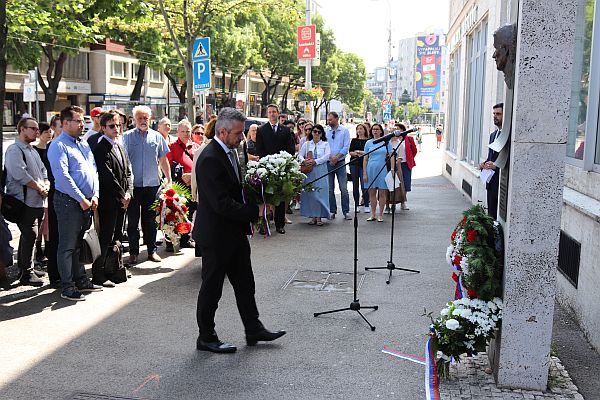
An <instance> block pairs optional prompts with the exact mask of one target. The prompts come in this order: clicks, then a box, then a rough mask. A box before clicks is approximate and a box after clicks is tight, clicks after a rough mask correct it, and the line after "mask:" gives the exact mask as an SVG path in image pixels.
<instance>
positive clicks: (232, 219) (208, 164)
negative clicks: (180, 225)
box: [192, 140, 258, 249]
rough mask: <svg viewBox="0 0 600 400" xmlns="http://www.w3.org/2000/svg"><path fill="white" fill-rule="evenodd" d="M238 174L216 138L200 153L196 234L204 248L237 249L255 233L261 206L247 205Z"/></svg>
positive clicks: (194, 232)
mask: <svg viewBox="0 0 600 400" xmlns="http://www.w3.org/2000/svg"><path fill="white" fill-rule="evenodd" d="M238 174H240V172H239V171H234V169H233V166H232V165H231V162H230V161H229V157H228V156H227V154H226V153H225V151H224V150H223V148H222V147H221V145H220V144H219V142H217V141H216V140H212V141H211V142H210V143H209V144H208V145H207V146H206V147H205V148H204V150H203V151H202V153H201V154H200V155H199V156H198V161H197V162H196V184H197V186H198V208H197V209H196V220H195V224H194V230H193V232H192V237H193V238H194V240H196V243H198V244H199V245H200V246H201V247H209V246H217V247H221V248H229V249H235V246H236V244H238V243H240V242H242V241H245V240H248V239H247V238H246V235H250V234H251V233H252V229H251V225H250V224H251V223H253V222H256V221H257V220H258V206H256V205H252V204H244V199H243V197H242V185H241V183H240V181H239V180H238V178H237V175H238Z"/></svg>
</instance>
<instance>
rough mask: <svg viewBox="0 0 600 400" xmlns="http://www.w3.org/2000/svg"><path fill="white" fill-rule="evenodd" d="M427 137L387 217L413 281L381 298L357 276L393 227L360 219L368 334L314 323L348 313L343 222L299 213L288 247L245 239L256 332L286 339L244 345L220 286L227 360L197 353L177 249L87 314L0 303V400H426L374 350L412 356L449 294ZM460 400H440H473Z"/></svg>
mask: <svg viewBox="0 0 600 400" xmlns="http://www.w3.org/2000/svg"><path fill="white" fill-rule="evenodd" d="M426 138H427V139H429V141H427V139H426V142H425V145H424V148H425V152H423V153H422V154H420V155H419V158H417V163H418V167H417V168H418V170H415V176H414V179H413V191H412V192H411V193H410V195H409V205H410V208H411V209H410V211H402V212H400V213H399V214H397V215H396V217H397V218H396V231H395V236H394V257H393V261H394V263H395V264H396V266H398V267H404V268H410V269H417V270H420V271H421V272H420V273H419V274H415V273H408V272H401V271H395V272H394V273H393V276H392V279H391V283H390V284H389V285H386V283H385V281H386V278H387V270H384V271H368V272H366V271H364V267H365V266H379V265H385V264H386V261H387V259H388V258H389V243H390V242H389V239H390V237H389V233H390V227H391V223H390V219H391V216H390V215H386V216H385V222H383V223H377V222H366V217H367V216H366V215H365V214H362V213H361V214H358V218H359V242H358V272H359V281H358V282H359V293H358V297H359V298H360V302H361V305H362V306H369V305H378V306H379V309H378V310H377V311H371V310H363V311H364V315H365V317H366V318H367V319H368V320H369V321H370V322H371V323H372V324H373V325H375V326H376V330H375V331H371V330H370V329H369V327H368V326H367V325H366V324H365V322H364V321H363V320H362V319H361V318H360V316H359V315H358V314H357V313H356V312H354V311H344V312H341V313H336V314H328V315H323V316H320V317H318V318H315V317H313V313H314V312H320V311H326V310H331V309H337V308H345V307H348V306H349V305H350V303H351V302H352V279H351V278H352V276H351V273H352V270H353V254H352V238H353V232H352V226H353V222H352V221H344V220H342V219H336V220H333V221H330V222H329V223H326V224H325V226H324V227H316V226H309V225H307V224H306V220H305V219H304V218H302V217H301V216H300V215H299V214H298V212H297V211H296V212H295V214H294V215H292V216H291V219H292V220H293V221H294V223H293V224H292V225H288V226H287V227H286V230H287V233H286V234H285V235H278V234H275V236H273V237H271V238H269V239H266V240H265V239H263V238H262V237H258V236H256V237H254V238H252V239H251V245H252V251H253V254H252V261H253V265H254V273H255V280H256V298H257V303H258V306H259V310H260V312H261V319H262V321H263V322H264V323H265V325H266V326H267V327H268V328H270V329H286V330H287V331H288V334H287V335H286V336H284V337H283V338H281V339H280V340H278V341H276V342H273V343H271V344H259V345H258V346H256V347H246V346H245V342H244V332H243V327H242V324H241V322H240V319H239V315H238V312H237V308H236V305H235V300H234V297H233V292H232V289H231V286H230V285H229V284H228V283H226V284H225V287H224V292H223V297H222V299H221V302H220V307H219V309H218V311H217V318H216V324H217V327H216V329H217V332H218V333H219V335H220V337H221V339H222V340H225V341H229V342H231V343H234V344H236V345H238V352H237V353H235V354H233V355H216V354H211V353H206V352H199V351H196V349H195V340H196V336H197V327H196V322H195V310H196V298H197V292H198V288H199V285H200V270H201V260H200V259H196V258H194V257H193V250H189V249H185V250H184V252H183V253H181V254H178V255H175V256H169V257H167V258H164V259H163V262H162V263H161V264H160V266H157V264H153V263H148V262H146V263H142V264H140V265H138V266H136V268H132V270H131V271H132V273H133V275H134V276H133V278H132V279H130V280H129V281H128V282H126V283H124V284H121V285H118V286H117V287H116V288H113V289H105V290H104V291H103V292H99V293H92V294H90V295H89V296H88V297H87V300H86V301H85V302H79V303H72V302H67V301H66V300H62V299H60V297H59V294H58V293H57V292H56V291H53V290H50V289H48V288H47V286H46V287H43V288H41V289H32V288H29V289H25V290H24V291H21V292H20V293H16V294H11V293H4V292H0V343H2V351H1V352H0V398H1V399H15V400H20V399H24V400H25V399H27V400H29V399H36V400H37V399H84V398H85V399H100V398H103V399H112V398H121V399H131V398H135V399H142V398H143V399H165V400H171V399H198V398H210V399H212V398H214V399H373V398H393V399H406V400H414V399H423V398H425V389H424V368H423V367H422V366H421V365H419V364H415V363H412V362H409V361H405V360H402V359H399V358H395V357H392V356H390V355H387V354H384V353H382V352H381V350H382V349H383V348H384V347H388V348H390V349H393V350H396V351H399V352H402V353H407V354H412V355H416V356H419V357H423V356H424V348H425V342H426V340H427V332H428V325H429V319H428V318H427V317H423V316H422V314H423V311H424V309H425V310H427V312H429V311H433V312H437V311H438V310H440V309H441V308H442V307H443V305H444V304H445V303H446V302H447V301H448V300H450V298H451V296H452V293H453V285H452V283H453V282H452V280H451V279H450V274H451V271H450V269H449V266H448V265H447V264H446V261H445V256H444V255H445V252H446V247H447V245H448V240H449V233H450V232H451V231H452V229H453V227H454V225H455V224H456V221H458V219H459V218H460V215H461V211H462V210H463V209H465V208H467V207H468V206H469V203H468V202H467V201H466V199H464V198H463V196H462V195H461V194H460V193H459V192H458V191H457V190H456V189H455V188H454V187H453V186H452V185H450V184H449V182H448V181H446V180H445V179H444V178H443V177H441V176H434V175H436V174H439V172H438V171H440V170H441V169H440V168H441V165H440V161H439V160H440V157H439V155H440V154H441V153H440V152H441V150H436V149H435V138H434V137H433V136H432V135H428V136H427V137H426ZM436 160H437V161H436ZM351 197H352V196H351ZM161 256H164V253H161ZM559 355H560V354H559ZM481 384H482V385H484V384H486V382H484V381H482V382H481ZM469 385H470V386H469V388H470V387H471V386H473V387H475V386H477V385H476V383H469ZM446 387H448V388H449V386H444V385H442V392H443V393H444V390H445V388H446ZM469 390H470V389H469ZM476 390H477V389H474V390H473V393H475V392H476ZM447 394H448V393H447V392H446V395H447ZM470 395H471V392H470ZM103 396H104V397H103ZM117 396H121V397H117ZM460 396H461V397H447V396H446V397H444V398H465V399H467V398H468V399H471V398H472V399H476V398H483V397H477V396H475V395H472V396H471V397H467V396H466V393H465V396H462V394H460ZM499 398H513V397H499ZM521 398H528V397H521ZM552 398H561V397H552ZM562 398H564V397H562Z"/></svg>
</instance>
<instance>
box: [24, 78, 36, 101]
mask: <svg viewBox="0 0 600 400" xmlns="http://www.w3.org/2000/svg"><path fill="white" fill-rule="evenodd" d="M23 101H24V102H25V103H33V102H34V101H35V83H29V82H24V83H23Z"/></svg>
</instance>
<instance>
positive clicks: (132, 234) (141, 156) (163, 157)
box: [123, 106, 171, 265]
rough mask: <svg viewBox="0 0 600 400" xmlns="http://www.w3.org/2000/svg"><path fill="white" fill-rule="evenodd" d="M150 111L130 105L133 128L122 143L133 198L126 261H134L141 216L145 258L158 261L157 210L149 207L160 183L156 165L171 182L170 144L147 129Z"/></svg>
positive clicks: (155, 132)
mask: <svg viewBox="0 0 600 400" xmlns="http://www.w3.org/2000/svg"><path fill="white" fill-rule="evenodd" d="M151 116H152V111H151V110H150V107H148V106H136V107H134V108H133V119H134V121H135V126H136V127H135V128H134V129H132V130H130V131H127V132H125V133H124V134H123V145H124V146H125V150H127V155H128V156H129V160H130V161H131V172H132V173H133V198H132V199H131V203H130V204H129V207H128V208H127V236H128V237H129V264H131V265H133V264H135V263H137V258H138V255H139V254H140V233H139V231H138V224H139V222H140V215H141V218H142V232H143V234H144V244H145V245H146V247H147V249H148V260H150V261H154V262H160V260H161V258H160V256H159V255H158V254H156V223H155V221H154V220H155V218H156V213H155V212H154V211H153V210H151V209H150V207H151V206H152V203H154V201H155V200H156V194H157V193H158V188H159V186H160V176H159V175H158V167H159V166H160V169H161V170H162V171H163V173H164V175H165V177H166V178H167V183H168V184H171V166H170V165H169V161H168V160H167V153H168V152H169V146H168V145H167V141H166V140H165V139H164V138H163V137H162V135H161V134H160V133H159V132H157V131H155V130H153V129H150V126H149V122H150V117H151Z"/></svg>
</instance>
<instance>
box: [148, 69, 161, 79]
mask: <svg viewBox="0 0 600 400" xmlns="http://www.w3.org/2000/svg"><path fill="white" fill-rule="evenodd" d="M150 81H152V82H162V72H161V71H159V70H156V69H153V68H150Z"/></svg>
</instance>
